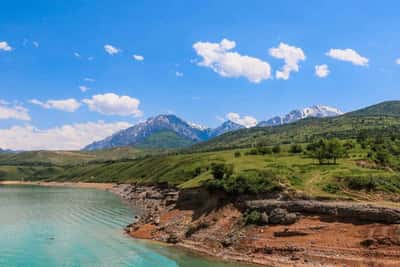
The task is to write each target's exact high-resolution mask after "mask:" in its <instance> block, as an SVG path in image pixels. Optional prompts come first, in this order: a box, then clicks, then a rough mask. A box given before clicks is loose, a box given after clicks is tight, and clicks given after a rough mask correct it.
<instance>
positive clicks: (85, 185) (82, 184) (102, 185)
mask: <svg viewBox="0 0 400 267" xmlns="http://www.w3.org/2000/svg"><path fill="white" fill-rule="evenodd" d="M0 185H38V186H60V187H77V188H93V189H99V190H109V189H111V188H112V187H113V185H114V184H113V183H85V182H42V181H0Z"/></svg>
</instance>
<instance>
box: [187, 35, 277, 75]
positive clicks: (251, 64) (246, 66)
mask: <svg viewBox="0 0 400 267" xmlns="http://www.w3.org/2000/svg"><path fill="white" fill-rule="evenodd" d="M235 47H236V43H235V42H234V41H230V40H228V39H223V40H222V41H221V42H220V43H210V42H197V43H195V44H194V45H193V48H194V50H195V51H196V53H197V54H198V55H199V56H201V57H202V58H203V60H202V61H201V62H199V63H197V65H199V66H202V67H208V68H211V69H212V70H213V71H215V72H216V73H218V74H219V75H221V76H223V77H242V76H243V77H246V78H247V79H248V80H249V81H250V82H253V83H259V82H261V81H262V80H267V79H269V78H270V76H271V66H270V65H269V63H268V62H265V61H262V60H260V59H258V58H255V57H249V56H245V55H241V54H239V53H237V52H231V51H230V50H232V49H233V48H235Z"/></svg>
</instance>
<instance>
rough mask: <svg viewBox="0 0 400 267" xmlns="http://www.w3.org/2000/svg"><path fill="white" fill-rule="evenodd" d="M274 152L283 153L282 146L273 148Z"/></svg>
mask: <svg viewBox="0 0 400 267" xmlns="http://www.w3.org/2000/svg"><path fill="white" fill-rule="evenodd" d="M272 152H274V153H275V154H279V153H281V146H280V145H276V146H274V147H273V148H272Z"/></svg>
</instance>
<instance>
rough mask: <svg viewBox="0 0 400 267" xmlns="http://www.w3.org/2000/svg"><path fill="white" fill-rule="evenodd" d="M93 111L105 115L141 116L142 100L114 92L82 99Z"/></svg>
mask: <svg viewBox="0 0 400 267" xmlns="http://www.w3.org/2000/svg"><path fill="white" fill-rule="evenodd" d="M82 102H84V103H85V104H87V105H88V107H89V109H90V110H91V111H96V112H99V113H102V114H105V115H119V116H136V117H138V116H141V115H142V112H141V111H140V110H139V105H140V101H139V100H138V99H136V98H133V97H130V96H119V95H116V94H113V93H108V94H103V95H94V96H92V98H91V99H84V100H82Z"/></svg>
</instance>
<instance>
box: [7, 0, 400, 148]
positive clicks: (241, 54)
mask: <svg viewBox="0 0 400 267" xmlns="http://www.w3.org/2000/svg"><path fill="white" fill-rule="evenodd" d="M399 8H400V3H398V1H379V2H378V1H279V2H270V1H246V2H243V1H183V0H182V1H117V2H116V1H102V0H96V1H94V0H93V1H89V0H87V1H83V0H82V1H77V0H72V1H54V0H51V1H50V0H49V1H44V0H43V1H18V0H17V1H7V2H5V3H2V8H1V10H0V80H1V85H0V88H1V89H0V90H1V91H0V92H1V94H0V99H2V102H1V103H0V139H1V140H2V141H0V147H3V148H13V149H40V148H45V149H77V148H78V147H79V146H80V145H82V144H83V143H84V142H87V141H92V140H93V139H98V138H102V137H103V136H105V135H107V134H109V133H112V132H113V131H115V130H118V129H121V128H124V127H126V126H128V125H131V124H135V123H137V122H139V121H141V120H143V119H145V118H147V117H149V116H153V115H156V114H160V113H169V112H172V113H175V114H177V115H178V116H181V117H183V118H185V119H186V120H188V121H191V122H195V123H198V124H202V125H207V126H210V127H214V126H216V125H218V124H219V123H220V119H221V118H226V116H227V114H228V113H237V114H239V116H240V117H241V118H244V116H249V117H251V118H254V119H256V120H258V121H260V120H263V119H267V118H269V117H271V116H273V115H279V114H283V113H286V112H288V111H290V110H292V109H294V108H300V107H305V106H310V105H313V104H325V105H330V106H334V107H337V108H340V109H342V110H343V111H349V110H353V109H356V108H359V107H363V106H366V105H370V104H374V103H376V102H379V101H383V100H389V99H399V95H400V91H399V88H398V84H399V83H398V79H399V78H398V77H399V74H400V65H399V64H397V63H396V60H397V59H398V58H400V35H399V34H398V33H399V30H398V25H400V17H399V16H398V10H399ZM224 39H225V41H223V40H224ZM196 44H197V45H196ZM106 45H110V46H112V47H108V48H109V49H108V52H107V51H106V49H105V46H106ZM274 49H275V50H274ZM346 49H351V50H346ZM113 52H114V53H113ZM133 55H136V59H135V58H134V57H133ZM138 56H139V57H138ZM246 56H247V57H246ZM399 63H400V62H399ZM317 65H319V66H321V65H326V66H324V67H322V68H321V67H320V68H319V69H320V72H319V74H320V76H324V74H325V75H326V76H325V77H319V76H318V75H317V74H316V71H315V68H316V66H317ZM285 68H286V71H283V73H281V75H278V76H277V74H276V71H282V70H283V69H285ZM326 68H328V70H329V73H326V71H325V72H324V70H325V69H326ZM82 86H85V87H87V88H89V89H88V90H86V91H85V92H82V90H81V89H80V87H82ZM124 96H125V97H124ZM32 100H34V101H32ZM66 100H68V101H67V102H65V101H66ZM6 102H7V103H6ZM89 128H90V129H91V130H88V129H89ZM93 129H95V130H93ZM71 136H73V137H71ZM50 140H54V141H50ZM60 143H63V145H60Z"/></svg>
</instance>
